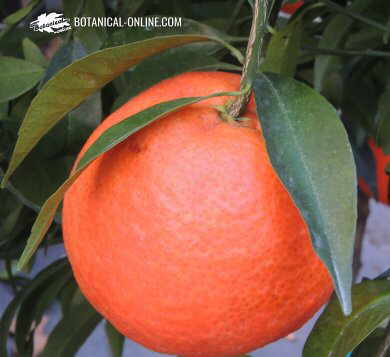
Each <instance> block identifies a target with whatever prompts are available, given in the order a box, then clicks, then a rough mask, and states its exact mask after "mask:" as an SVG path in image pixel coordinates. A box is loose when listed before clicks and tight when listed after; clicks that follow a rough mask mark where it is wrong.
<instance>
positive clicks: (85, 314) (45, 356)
mask: <svg viewBox="0 0 390 357" xmlns="http://www.w3.org/2000/svg"><path fill="white" fill-rule="evenodd" d="M101 320H102V317H101V315H100V314H99V313H98V312H96V310H95V309H94V308H93V307H92V306H91V305H90V304H89V303H88V302H87V301H86V300H84V301H83V302H82V303H81V304H79V305H77V306H74V307H73V308H72V309H71V310H70V311H69V312H68V313H67V315H65V316H64V317H63V318H62V319H61V320H60V322H59V323H58V324H57V325H56V326H55V328H54V330H53V332H52V333H51V334H50V335H49V339H48V341H47V344H46V346H45V349H44V350H43V352H42V354H41V355H40V357H53V356H56V357H69V356H74V355H75V354H76V352H77V351H78V350H79V348H80V347H81V346H82V345H83V343H84V342H85V340H86V339H87V338H88V337H89V335H90V334H91V333H92V331H93V330H94V329H95V328H96V326H97V325H98V323H99V322H100V321H101Z"/></svg>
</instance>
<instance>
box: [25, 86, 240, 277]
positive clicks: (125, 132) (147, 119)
mask: <svg viewBox="0 0 390 357" xmlns="http://www.w3.org/2000/svg"><path fill="white" fill-rule="evenodd" d="M238 94H239V92H233V93H216V94H213V95H210V96H206V97H193V98H180V99H175V100H172V101H168V102H163V103H159V104H156V105H154V106H152V107H150V108H148V109H145V110H143V111H141V112H139V113H137V114H134V115H133V116H131V117H129V118H127V119H125V120H123V121H121V122H120V123H118V124H116V125H114V126H112V127H111V128H109V129H107V130H106V131H105V132H104V133H103V134H102V135H101V136H100V137H99V138H98V139H97V140H96V141H95V142H94V143H93V144H92V145H91V146H90V147H89V149H88V150H87V151H86V153H85V154H84V155H83V157H82V158H81V159H80V161H79V163H78V165H77V167H76V169H75V170H74V171H73V172H72V174H71V175H70V176H69V178H68V179H67V180H66V181H65V182H64V183H63V184H62V186H61V187H59V188H58V190H57V191H56V192H54V193H53V195H51V196H50V198H49V199H48V200H47V201H46V202H45V204H44V205H43V206H42V209H41V211H40V213H39V215H38V218H37V219H36V221H35V223H34V225H33V227H32V229H31V234H30V237H29V238H28V241H27V245H26V248H25V250H24V252H23V254H22V256H21V258H20V260H19V262H18V267H19V269H20V268H23V267H24V266H25V265H26V264H27V263H28V261H29V259H30V258H31V256H32V255H33V254H34V252H35V251H36V249H37V248H38V246H39V244H40V242H41V241H42V239H43V237H44V235H45V234H46V232H47V230H48V229H49V227H50V225H51V222H52V220H53V218H54V215H55V213H56V210H57V208H58V206H59V204H60V202H61V201H62V199H63V197H64V194H65V192H66V191H67V189H68V188H69V187H70V186H71V185H72V183H73V182H74V181H75V180H76V179H77V177H78V176H79V175H80V174H81V172H82V171H83V169H85V168H86V167H87V166H88V165H89V164H90V163H91V162H92V161H93V160H95V159H96V158H97V157H98V156H99V155H101V154H103V153H104V152H107V151H108V150H110V149H112V148H113V147H114V146H115V145H117V144H119V143H120V142H122V141H123V140H125V139H127V138H128V137H129V136H130V135H132V134H134V133H135V132H137V131H138V130H140V129H142V128H143V127H145V126H146V125H148V124H150V123H151V122H153V121H155V120H157V119H159V118H161V117H163V116H165V115H167V114H169V113H172V112H174V111H176V110H178V109H180V108H182V107H184V106H187V105H190V104H193V103H197V102H200V101H202V100H205V99H208V98H211V97H215V96H226V95H238Z"/></svg>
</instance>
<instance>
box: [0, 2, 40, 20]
mask: <svg viewBox="0 0 390 357" xmlns="http://www.w3.org/2000/svg"><path fill="white" fill-rule="evenodd" d="M40 2H41V0H32V1H30V2H29V3H28V5H27V6H25V7H22V8H21V9H19V10H18V11H16V12H14V13H13V14H11V15H9V16H7V17H6V18H5V19H4V20H3V22H4V23H5V24H6V25H16V24H17V23H18V22H20V21H22V20H23V19H24V18H25V17H26V16H27V15H29V14H30V13H31V11H32V10H34V8H35V7H36V6H37V5H38V4H39V3H40Z"/></svg>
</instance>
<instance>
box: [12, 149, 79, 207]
mask: <svg viewBox="0 0 390 357" xmlns="http://www.w3.org/2000/svg"><path fill="white" fill-rule="evenodd" d="M72 161H73V157H69V156H59V157H53V158H47V159H45V158H43V157H42V155H40V154H39V153H38V152H37V151H36V150H34V151H33V152H32V153H31V155H30V156H29V158H28V159H27V160H25V161H24V162H22V164H21V165H20V166H19V167H18V168H17V169H16V171H15V173H14V175H13V177H12V185H13V186H14V188H15V189H16V190H17V191H18V192H19V193H20V194H22V195H23V197H24V198H25V199H26V200H28V201H29V202H31V203H32V204H33V205H34V207H38V209H39V208H40V207H41V206H42V205H43V204H44V202H45V201H46V200H47V199H48V197H49V196H50V195H51V194H53V192H55V190H56V189H57V187H58V186H59V185H61V183H62V182H63V181H64V180H65V179H66V178H67V176H68V174H69V171H70V168H71V165H72Z"/></svg>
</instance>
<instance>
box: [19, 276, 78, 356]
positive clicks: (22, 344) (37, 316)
mask: <svg viewBox="0 0 390 357" xmlns="http://www.w3.org/2000/svg"><path fill="white" fill-rule="evenodd" d="M71 277H72V272H71V270H70V269H67V270H65V271H63V272H62V273H61V275H60V274H56V276H55V279H53V278H52V279H51V280H50V281H46V283H45V286H44V287H42V288H41V289H39V291H36V292H35V293H34V294H30V295H29V296H28V297H26V298H25V299H24V301H23V302H22V303H21V305H20V309H19V312H18V318H17V320H16V327H15V344H16V347H17V350H18V352H19V354H20V355H21V356H25V355H28V353H29V351H30V349H31V347H30V345H31V340H30V339H31V331H33V330H34V328H35V327H36V326H38V325H39V323H40V322H41V320H42V317H43V314H44V313H45V311H46V310H47V309H48V308H49V307H50V306H51V304H52V303H53V302H54V299H55V298H56V297H57V295H58V294H59V292H60V290H61V289H62V287H63V286H64V285H65V284H66V283H67V282H68V281H69V280H70V279H71ZM29 342H30V343H29Z"/></svg>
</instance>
